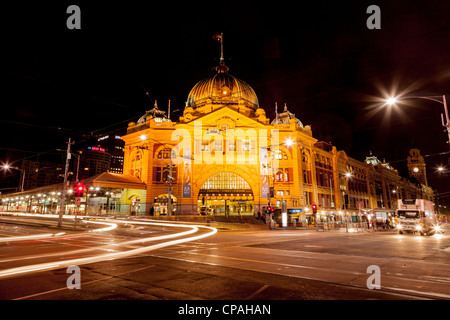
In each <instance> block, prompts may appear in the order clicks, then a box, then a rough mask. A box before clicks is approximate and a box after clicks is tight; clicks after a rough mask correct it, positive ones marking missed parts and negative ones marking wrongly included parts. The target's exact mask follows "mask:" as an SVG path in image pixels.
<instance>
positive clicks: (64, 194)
mask: <svg viewBox="0 0 450 320" xmlns="http://www.w3.org/2000/svg"><path fill="white" fill-rule="evenodd" d="M71 144H72V142H71V139H70V138H69V142H67V155H66V167H65V169H64V183H63V191H62V193H61V207H60V208H59V217H58V228H61V227H62V218H63V214H64V211H65V204H66V192H67V173H68V171H69V162H70V156H71V153H70V145H71Z"/></svg>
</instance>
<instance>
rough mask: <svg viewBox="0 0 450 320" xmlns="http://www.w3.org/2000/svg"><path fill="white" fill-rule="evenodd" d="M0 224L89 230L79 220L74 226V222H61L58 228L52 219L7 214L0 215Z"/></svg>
mask: <svg viewBox="0 0 450 320" xmlns="http://www.w3.org/2000/svg"><path fill="white" fill-rule="evenodd" d="M0 223H7V224H15V225H22V226H27V227H36V228H49V229H57V230H65V231H87V230H91V228H90V227H91V226H89V225H87V224H85V223H83V222H82V221H81V220H80V219H77V223H76V226H75V223H74V221H73V220H72V221H68V220H63V222H62V226H61V227H58V220H57V219H54V218H50V217H49V218H45V217H31V218H30V217H20V216H13V215H10V214H8V215H7V216H4V215H1V213H0Z"/></svg>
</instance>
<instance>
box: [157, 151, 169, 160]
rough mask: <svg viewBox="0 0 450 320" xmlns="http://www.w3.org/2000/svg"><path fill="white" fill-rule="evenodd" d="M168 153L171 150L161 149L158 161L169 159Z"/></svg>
mask: <svg viewBox="0 0 450 320" xmlns="http://www.w3.org/2000/svg"><path fill="white" fill-rule="evenodd" d="M170 151H171V149H169V148H164V149H162V150H161V151H159V152H158V159H159V160H165V159H170Z"/></svg>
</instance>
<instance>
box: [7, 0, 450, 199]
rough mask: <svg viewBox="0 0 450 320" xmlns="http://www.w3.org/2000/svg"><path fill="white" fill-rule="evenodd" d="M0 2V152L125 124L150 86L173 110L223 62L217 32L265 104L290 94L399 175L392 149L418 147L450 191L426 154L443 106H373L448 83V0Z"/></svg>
mask: <svg viewBox="0 0 450 320" xmlns="http://www.w3.org/2000/svg"><path fill="white" fill-rule="evenodd" d="M71 4H77V5H79V6H80V8H81V27H82V28H81V30H68V29H67V28H66V19H67V17H68V16H69V15H68V14H66V8H67V7H68V6H69V5H71ZM371 4H376V5H378V6H379V7H380V8H381V30H369V29H368V28H367V26H366V20H367V18H368V17H369V14H367V13H366V9H367V7H368V6H369V5H371ZM2 7H3V9H2V11H3V16H2V22H1V23H2V40H1V41H2V51H3V53H4V54H6V55H4V57H3V65H4V68H2V69H3V72H2V73H3V74H4V77H5V80H6V81H4V82H3V84H4V85H3V86H2V89H3V90H2V98H3V99H2V109H1V117H0V128H1V129H0V134H1V144H0V162H7V161H8V162H11V161H18V160H20V159H23V158H25V157H31V159H36V155H35V154H33V153H30V152H41V153H42V152H46V151H51V150H54V149H56V148H61V147H64V144H65V141H67V138H68V137H71V138H72V139H74V140H75V141H81V140H82V139H85V137H84V134H87V133H89V132H95V133H105V132H109V131H111V130H115V129H119V128H122V129H124V128H126V126H127V123H128V122H130V121H136V120H137V119H138V118H139V117H140V115H142V114H143V113H144V112H145V111H146V110H148V109H151V107H152V103H151V102H150V100H149V98H148V97H147V96H146V95H145V90H147V91H148V92H149V94H150V98H151V99H152V100H158V105H159V107H160V108H161V109H165V108H167V101H168V99H171V102H172V110H175V109H181V110H182V109H183V108H184V101H185V100H186V98H187V95H188V93H189V91H190V89H191V88H192V87H193V86H194V85H195V83H197V82H198V81H199V80H201V79H202V78H204V77H205V76H207V75H208V73H209V72H211V70H213V68H214V67H215V66H216V65H217V64H218V57H219V45H218V43H217V42H215V41H214V40H213V39H212V36H213V35H214V34H215V33H220V32H223V33H224V51H225V58H226V63H227V65H229V67H230V71H229V72H230V74H232V75H234V76H236V77H238V78H240V79H242V80H244V81H246V82H247V83H249V84H250V85H251V86H252V87H253V88H254V89H255V91H256V93H257V95H258V98H259V102H260V105H261V106H262V107H263V108H264V109H265V110H266V112H267V114H268V115H269V116H271V117H273V115H274V104H275V102H277V103H278V105H279V106H282V105H284V103H287V105H288V108H289V109H290V110H291V111H292V112H294V113H295V114H296V116H297V117H298V118H299V119H300V120H301V121H302V123H303V124H305V125H306V124H309V125H311V126H312V128H313V135H314V136H315V137H316V138H319V139H325V137H327V136H331V137H332V142H333V144H334V145H336V146H337V147H338V149H343V150H345V151H346V152H347V154H348V155H349V156H351V157H353V158H356V159H358V160H360V161H363V160H364V159H365V157H366V156H367V155H368V154H369V152H370V151H372V153H373V154H374V155H376V156H378V158H379V159H381V160H383V159H385V160H386V161H388V162H392V165H393V166H394V167H396V168H398V169H399V170H400V173H401V174H403V175H405V174H406V173H405V171H404V168H405V167H406V162H405V161H400V160H403V159H406V157H407V154H408V150H409V149H410V148H411V147H412V146H416V147H418V148H419V149H421V151H422V154H424V155H427V157H426V161H427V165H428V170H429V173H430V176H429V179H430V182H431V183H432V184H434V185H435V186H436V187H437V188H438V191H439V192H445V191H450V190H449V189H450V187H449V186H448V185H449V183H448V177H449V175H447V176H439V175H437V174H436V173H435V172H434V171H435V170H434V168H435V167H436V166H437V165H438V164H441V163H442V164H444V163H446V162H447V161H448V154H447V155H445V156H437V155H435V154H437V153H441V152H446V151H448V150H449V146H448V145H447V144H446V141H447V137H446V134H445V133H443V131H442V130H443V128H442V126H441V124H440V113H441V112H443V108H442V105H440V104H438V103H433V102H427V101H425V100H410V101H409V103H408V104H407V105H406V104H405V105H401V106H400V110H392V112H391V113H390V115H389V116H388V114H389V113H388V112H387V111H386V109H384V110H383V111H379V112H376V113H374V114H373V115H372V116H370V117H369V115H371V114H372V113H373V112H374V110H376V109H373V107H374V106H375V101H374V100H373V99H374V97H377V96H378V97H381V96H382V95H383V93H382V92H383V91H385V92H391V91H392V90H393V89H394V88H396V90H397V92H402V91H404V90H410V91H411V92H410V94H414V95H425V94H426V95H429V94H432V95H442V94H450V90H449V84H450V41H449V39H450V16H449V12H450V2H449V1H374V2H373V1H370V2H369V1H354V2H351V1H350V2H349V1H313V2H304V1H301V2H293V1H288V2H282V1H273V2H254V1H252V2H249V1H248V2H244V1H240V2H234V1H216V2H206V3H205V2H195V3H192V2H187V1H184V2H180V1H174V2H169V1H166V2H161V3H158V2H156V1H147V2H144V1H137V2H130V1H127V2H122V1H121V2H114V3H110V2H97V1H96V2H95V4H93V1H76V2H68V1H58V2H56V1H55V2H54V3H49V2H42V1H38V2H31V1H30V2H26V1H25V2H23V1H21V2H18V3H15V4H14V3H13V4H7V5H3V4H2ZM5 83H6V85H5ZM144 88H145V89H144ZM449 98H450V96H449ZM173 116H174V117H176V115H173ZM14 150H22V151H24V152H17V151H14ZM25 151H26V152H25ZM39 157H40V158H41V159H43V158H44V157H45V155H44V154H40V155H39ZM0 178H1V176H0Z"/></svg>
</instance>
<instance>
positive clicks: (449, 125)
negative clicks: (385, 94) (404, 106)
mask: <svg viewBox="0 0 450 320" xmlns="http://www.w3.org/2000/svg"><path fill="white" fill-rule="evenodd" d="M406 99H425V100H431V101H434V102H438V103H440V104H442V105H443V106H444V113H445V116H444V113H441V121H442V126H443V127H444V128H445V131H446V132H447V134H448V141H447V143H448V144H449V147H450V120H449V114H448V108H447V100H446V99H445V95H442V96H402V97H389V98H387V99H385V102H386V104H387V105H390V106H392V105H394V104H395V103H397V102H399V101H400V100H406Z"/></svg>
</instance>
